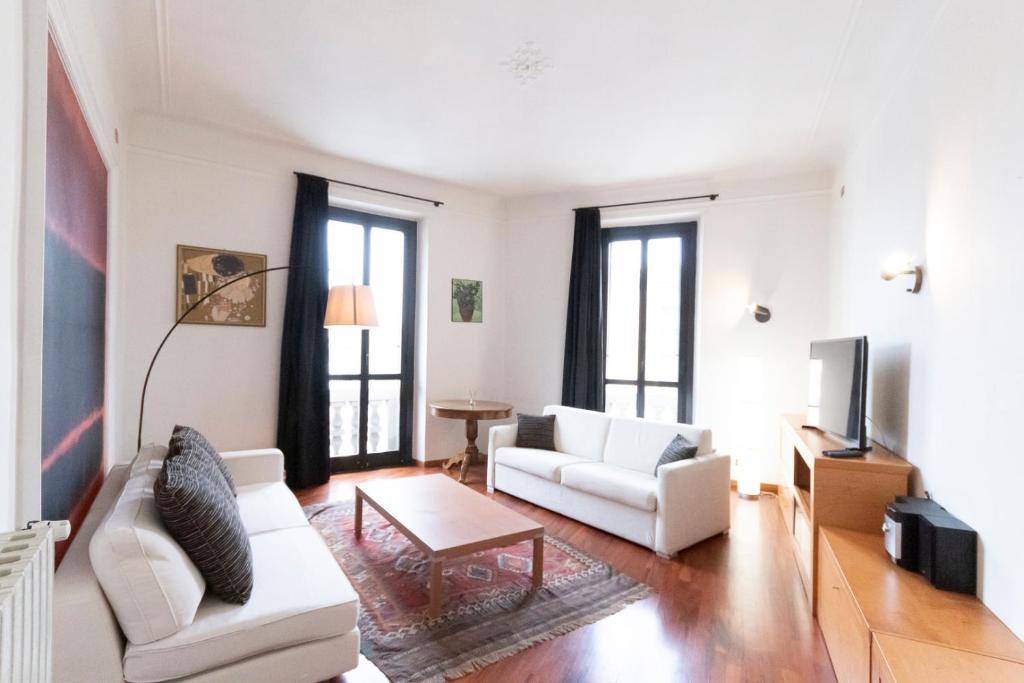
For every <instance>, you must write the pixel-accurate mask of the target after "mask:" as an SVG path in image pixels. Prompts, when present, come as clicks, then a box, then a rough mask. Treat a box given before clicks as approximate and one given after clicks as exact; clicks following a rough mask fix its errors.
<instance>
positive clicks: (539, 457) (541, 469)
mask: <svg viewBox="0 0 1024 683" xmlns="http://www.w3.org/2000/svg"><path fill="white" fill-rule="evenodd" d="M494 461H495V462H497V463H498V464H499V465H505V466H506V467H511V468H512V469H514V470H519V471H520V472H526V473H527V474H532V475H534V476H535V477H542V478H544V479H548V480H549V481H553V482H555V483H556V484H557V483H559V482H560V481H561V472H562V468H563V467H565V466H566V465H572V464H574V463H580V462H591V461H590V460H588V459H587V458H580V457H578V456H575V455H566V454H565V453H559V452H557V451H542V450H539V449H536V448H512V447H506V448H499V449H498V450H497V451H495V452H494Z"/></svg>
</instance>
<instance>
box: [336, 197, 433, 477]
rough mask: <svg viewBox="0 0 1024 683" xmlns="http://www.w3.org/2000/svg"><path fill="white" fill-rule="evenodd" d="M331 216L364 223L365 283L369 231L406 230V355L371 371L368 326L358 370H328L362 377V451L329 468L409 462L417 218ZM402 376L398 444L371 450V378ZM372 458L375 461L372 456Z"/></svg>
mask: <svg viewBox="0 0 1024 683" xmlns="http://www.w3.org/2000/svg"><path fill="white" fill-rule="evenodd" d="M327 220H328V221H341V222H343V223H358V224H359V225H362V226H363V231H364V232H363V284H364V285H368V284H370V248H371V239H370V234H371V230H372V228H383V229H386V230H397V231H399V232H401V233H403V234H404V235H405V245H404V249H403V259H404V263H403V268H402V270H403V282H402V358H401V368H400V371H399V372H398V373H371V372H370V331H369V330H363V331H362V332H361V334H360V337H361V342H360V343H361V347H360V364H359V367H360V371H359V373H357V374H338V375H332V374H330V373H328V375H327V378H326V380H325V381H327V382H328V383H330V381H331V380H356V381H358V382H359V452H358V453H357V454H356V455H350V456H338V457H331V472H332V473H337V472H351V471H355V470H370V469H377V468H381V467H399V466H403V465H411V464H412V462H413V458H412V442H413V393H414V387H413V382H414V377H415V372H414V370H415V368H414V365H415V358H416V254H417V251H416V236H417V227H418V226H417V223H416V221H412V220H406V219H403V218H395V217H393V216H381V215H378V214H373V213H368V212H365V211H357V210H355V209H347V208H343V207H338V206H332V207H330V208H329V210H328V216H327ZM389 379H390V380H396V379H397V380H400V381H401V389H400V392H399V400H398V403H399V424H398V450H397V451H385V452H383V453H367V449H366V444H367V438H368V433H367V426H368V417H369V403H370V396H369V382H370V381H371V380H389ZM371 460H372V462H371Z"/></svg>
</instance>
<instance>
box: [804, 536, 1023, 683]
mask: <svg viewBox="0 0 1024 683" xmlns="http://www.w3.org/2000/svg"><path fill="white" fill-rule="evenodd" d="M819 535H820V543H819V547H818V553H819V555H820V557H819V565H820V569H819V573H818V583H819V584H820V586H819V591H818V594H819V602H818V624H819V625H820V626H821V632H822V635H824V637H825V644H826V645H827V646H828V651H829V656H830V657H831V658H832V666H833V668H834V669H835V673H836V679H837V680H838V681H839V683H847V682H850V681H858V682H860V683H864V682H865V681H870V682H871V683H917V682H921V683H954V682H955V683H960V682H962V681H972V682H987V681H992V682H993V683H996V682H999V683H1010V682H1017V683H1024V643H1022V642H1021V641H1020V639H1019V638H1017V637H1016V636H1015V635H1014V634H1013V632H1012V631H1010V629H1009V628H1007V627H1006V625H1005V624H1003V622H1001V621H1000V620H999V619H998V618H997V617H996V616H995V615H994V614H992V612H990V611H989V610H988V608H986V607H985V606H984V605H983V604H982V603H981V601H980V600H978V599H977V598H975V597H974V596H971V595H963V594H961V593H951V592H948V591H941V590H939V589H937V588H935V587H933V586H932V585H931V584H930V583H928V581H927V579H925V578H924V577H923V576H921V575H920V574H916V573H914V572H910V571H907V570H905V569H900V568H899V567H897V566H896V565H895V564H893V562H892V561H891V560H890V558H889V555H888V554H887V553H886V552H885V546H884V539H883V536H882V534H881V533H879V532H877V531H874V532H866V531H856V530H852V529H839V528H832V527H827V526H823V527H822V528H821V530H820V532H819Z"/></svg>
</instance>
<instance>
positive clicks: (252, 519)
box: [238, 481, 309, 536]
mask: <svg viewBox="0 0 1024 683" xmlns="http://www.w3.org/2000/svg"><path fill="white" fill-rule="evenodd" d="M238 514H239V515H240V516H241V518H242V524H243V525H244V526H245V532H246V533H247V534H249V535H250V536H251V535H253V534H262V533H265V532H267V531H276V530H278V529H293V528H295V527H303V526H307V525H308V524H309V522H307V521H306V515H305V513H303V512H302V507H301V506H300V505H299V501H298V500H296V499H295V494H294V493H292V492H291V489H289V488H288V487H287V486H286V485H285V483H284V482H282V481H278V482H274V483H272V484H251V485H249V486H239V487H238Z"/></svg>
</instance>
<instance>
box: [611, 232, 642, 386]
mask: <svg viewBox="0 0 1024 683" xmlns="http://www.w3.org/2000/svg"><path fill="white" fill-rule="evenodd" d="M606 329H607V337H606V339H607V341H606V344H607V349H606V350H605V354H606V356H605V377H608V378H609V379H636V378H637V376H636V370H637V353H638V350H637V349H638V338H639V335H640V241H639V240H629V241H621V242H611V243H610V244H609V245H608V320H607V327H606Z"/></svg>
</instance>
